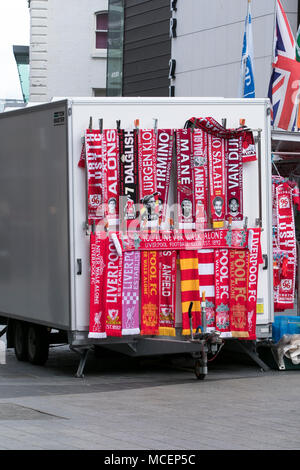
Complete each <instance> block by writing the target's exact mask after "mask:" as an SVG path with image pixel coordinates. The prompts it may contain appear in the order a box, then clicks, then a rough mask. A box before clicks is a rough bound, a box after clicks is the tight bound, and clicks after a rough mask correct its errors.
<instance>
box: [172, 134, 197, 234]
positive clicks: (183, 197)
mask: <svg viewBox="0 0 300 470" xmlns="http://www.w3.org/2000/svg"><path fill="white" fill-rule="evenodd" d="M191 155H192V139H191V130H190V129H178V130H177V131H176V157H177V206H178V210H177V217H178V223H179V228H180V229H184V228H186V229H191V228H192V227H193V226H192V224H193V220H194V219H193V215H194V207H193V201H194V198H193V171H192V158H191Z"/></svg>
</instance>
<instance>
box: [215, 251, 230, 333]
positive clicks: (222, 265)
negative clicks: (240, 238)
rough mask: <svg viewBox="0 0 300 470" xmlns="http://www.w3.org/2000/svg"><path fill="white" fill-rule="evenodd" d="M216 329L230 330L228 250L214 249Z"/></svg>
mask: <svg viewBox="0 0 300 470" xmlns="http://www.w3.org/2000/svg"><path fill="white" fill-rule="evenodd" d="M214 261H215V304H216V330H218V331H221V332H222V333H224V332H229V331H230V321H229V310H230V295H229V250H218V249H217V250H214Z"/></svg>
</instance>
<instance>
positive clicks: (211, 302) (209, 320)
mask: <svg viewBox="0 0 300 470" xmlns="http://www.w3.org/2000/svg"><path fill="white" fill-rule="evenodd" d="M214 268H215V267H214V250H199V251H198V273H199V289H200V299H201V298H202V294H203V292H204V293H205V300H206V327H207V331H208V332H209V331H212V330H214V329H215V325H216V311H215V269H214Z"/></svg>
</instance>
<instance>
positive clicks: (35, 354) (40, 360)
mask: <svg viewBox="0 0 300 470" xmlns="http://www.w3.org/2000/svg"><path fill="white" fill-rule="evenodd" d="M27 348H28V360H29V362H31V364H35V365H39V366H43V365H44V364H45V362H46V361H47V359H48V354H49V337H48V332H47V328H46V327H44V326H41V325H30V326H29V327H28V334H27Z"/></svg>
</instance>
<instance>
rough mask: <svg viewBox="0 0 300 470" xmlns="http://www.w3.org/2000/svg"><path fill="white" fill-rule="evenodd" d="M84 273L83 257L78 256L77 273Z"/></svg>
mask: <svg viewBox="0 0 300 470" xmlns="http://www.w3.org/2000/svg"><path fill="white" fill-rule="evenodd" d="M81 274H82V259H81V258H77V275H78V276H79V275H81Z"/></svg>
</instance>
